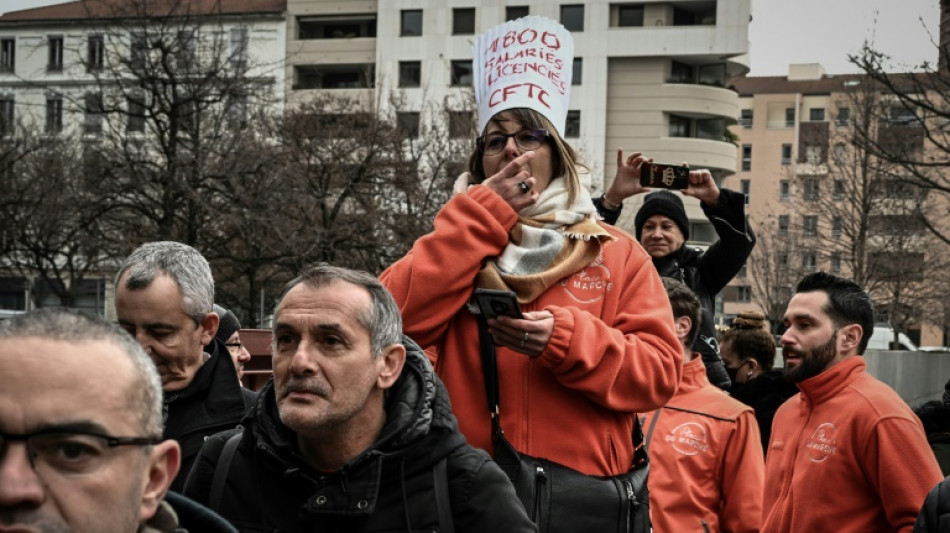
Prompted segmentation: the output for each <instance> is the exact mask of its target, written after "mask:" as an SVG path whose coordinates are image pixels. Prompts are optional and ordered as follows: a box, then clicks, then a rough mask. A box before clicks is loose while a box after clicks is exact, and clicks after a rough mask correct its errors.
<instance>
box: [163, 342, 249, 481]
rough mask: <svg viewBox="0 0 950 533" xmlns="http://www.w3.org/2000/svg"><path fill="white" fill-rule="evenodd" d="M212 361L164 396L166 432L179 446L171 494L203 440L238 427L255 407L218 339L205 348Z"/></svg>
mask: <svg viewBox="0 0 950 533" xmlns="http://www.w3.org/2000/svg"><path fill="white" fill-rule="evenodd" d="M207 348H208V349H209V350H210V351H211V358H210V359H208V360H207V361H206V362H205V364H203V365H201V368H199V369H198V372H197V373H196V374H195V378H194V379H193V380H192V381H191V383H189V384H188V386H187V387H185V388H184V389H182V390H180V391H177V392H172V393H166V394H165V399H164V401H165V403H164V408H165V409H166V413H167V415H166V419H165V432H164V434H163V437H164V438H166V439H175V440H176V441H178V444H179V445H180V446H181V470H179V472H178V477H176V478H175V481H174V482H173V483H172V486H171V490H173V491H175V492H181V491H182V489H183V488H184V487H185V479H186V478H187V477H188V472H189V471H190V470H191V466H192V463H194V461H195V459H196V458H197V457H198V452H199V451H200V450H201V446H202V444H204V441H205V439H207V438H208V437H210V436H211V435H214V434H215V433H219V432H221V431H225V430H228V429H233V428H235V427H237V426H238V425H239V424H240V423H241V418H243V417H244V415H245V413H247V412H248V410H249V409H250V408H251V407H252V406H253V405H254V402H255V400H256V398H257V393H255V392H253V391H249V390H247V389H245V388H244V387H241V385H240V383H238V377H237V371H236V370H235V369H234V361H232V360H231V356H230V355H229V354H228V351H227V347H225V346H224V344H222V343H221V342H220V341H218V340H217V339H212V341H211V344H209V345H208V346H207Z"/></svg>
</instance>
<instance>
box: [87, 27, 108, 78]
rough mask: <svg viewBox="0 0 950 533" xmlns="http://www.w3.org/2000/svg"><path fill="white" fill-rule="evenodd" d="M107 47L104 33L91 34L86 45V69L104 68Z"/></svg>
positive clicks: (96, 69)
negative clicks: (103, 36)
mask: <svg viewBox="0 0 950 533" xmlns="http://www.w3.org/2000/svg"><path fill="white" fill-rule="evenodd" d="M105 55H106V47H105V41H104V40H103V38H102V35H90V36H89V40H88V44H87V46H86V70H88V71H90V72H95V71H99V70H102V66H103V64H105Z"/></svg>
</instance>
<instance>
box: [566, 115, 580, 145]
mask: <svg viewBox="0 0 950 533" xmlns="http://www.w3.org/2000/svg"><path fill="white" fill-rule="evenodd" d="M564 136H565V137H570V138H576V137H580V136H581V112H580V111H577V110H573V111H568V112H567V121H566V122H565V124H564Z"/></svg>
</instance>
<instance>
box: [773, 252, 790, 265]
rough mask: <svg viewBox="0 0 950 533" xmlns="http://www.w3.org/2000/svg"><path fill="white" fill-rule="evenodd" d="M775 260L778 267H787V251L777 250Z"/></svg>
mask: <svg viewBox="0 0 950 533" xmlns="http://www.w3.org/2000/svg"><path fill="white" fill-rule="evenodd" d="M776 262H777V263H778V266H780V267H783V268H784V267H787V266H788V253H787V252H779V254H778V257H777V258H776Z"/></svg>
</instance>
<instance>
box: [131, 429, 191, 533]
mask: <svg viewBox="0 0 950 533" xmlns="http://www.w3.org/2000/svg"><path fill="white" fill-rule="evenodd" d="M146 468H147V469H146V471H145V475H144V476H143V478H142V482H143V487H142V506H141V507H140V508H139V521H140V522H146V521H148V520H149V519H151V518H152V516H154V515H155V511H157V510H158V506H159V505H160V504H161V503H162V500H163V499H164V498H165V493H166V492H167V491H168V487H169V486H171V484H172V481H174V480H175V476H176V475H177V474H178V470H179V469H180V468H181V448H179V447H178V443H177V442H175V441H173V440H166V441H162V442H160V443H158V444H156V445H154V446H152V450H151V451H150V452H149V454H148V459H147V466H146ZM184 474H187V472H184Z"/></svg>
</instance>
